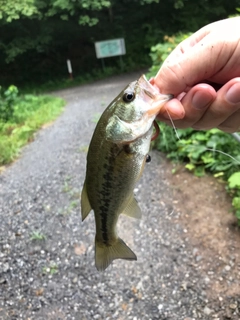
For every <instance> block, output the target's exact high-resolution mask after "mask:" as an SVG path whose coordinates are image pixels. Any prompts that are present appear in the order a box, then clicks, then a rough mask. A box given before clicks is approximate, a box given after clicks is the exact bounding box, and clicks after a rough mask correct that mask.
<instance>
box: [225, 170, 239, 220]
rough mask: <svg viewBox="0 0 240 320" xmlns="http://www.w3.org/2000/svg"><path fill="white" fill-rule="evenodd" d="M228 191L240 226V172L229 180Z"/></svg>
mask: <svg viewBox="0 0 240 320" xmlns="http://www.w3.org/2000/svg"><path fill="white" fill-rule="evenodd" d="M228 190H229V191H230V193H231V194H232V197H233V199H232V206H233V208H234V210H235V213H236V216H237V218H238V223H239V225H240V171H238V172H235V173H233V174H232V175H231V176H230V177H229V178H228Z"/></svg>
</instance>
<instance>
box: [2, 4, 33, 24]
mask: <svg viewBox="0 0 240 320" xmlns="http://www.w3.org/2000/svg"><path fill="white" fill-rule="evenodd" d="M0 8H1V11H0V19H5V20H6V22H8V23H9V22H12V21H13V20H17V19H19V18H20V16H21V15H22V16H26V17H30V16H32V15H34V14H37V13H38V9H37V7H36V6H35V0H7V1H6V0H0Z"/></svg>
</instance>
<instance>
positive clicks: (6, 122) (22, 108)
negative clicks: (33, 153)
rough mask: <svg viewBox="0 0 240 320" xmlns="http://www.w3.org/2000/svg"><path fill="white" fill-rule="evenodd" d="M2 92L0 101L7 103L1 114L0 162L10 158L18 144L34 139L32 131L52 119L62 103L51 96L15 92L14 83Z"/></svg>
mask: <svg viewBox="0 0 240 320" xmlns="http://www.w3.org/2000/svg"><path fill="white" fill-rule="evenodd" d="M5 93H6V94H5ZM5 93H4V94H5V100H3V99H2V101H3V104H4V106H5V107H6V106H7V107H6V109H4V110H6V111H5V114H4V116H3V117H1V118H0V165H3V164H7V163H10V162H11V161H13V160H14V159H15V158H16V157H17V156H18V155H19V152H20V150H21V147H22V146H24V145H25V144H26V143H27V142H29V141H31V140H32V139H33V134H34V132H35V131H36V130H37V129H39V128H40V127H41V126H42V125H43V124H44V123H46V122H49V121H52V120H53V119H55V118H56V116H58V115H59V113H60V112H61V110H62V107H63V105H64V101H63V100H62V99H60V98H56V97H52V96H34V95H25V96H18V95H17V94H18V90H17V88H16V87H15V86H11V87H10V88H9V89H8V90H7V91H5ZM9 106H10V107H9ZM2 110H3V109H2ZM0 111H1V109H0Z"/></svg>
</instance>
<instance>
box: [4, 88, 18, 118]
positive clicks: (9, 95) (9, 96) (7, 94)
mask: <svg viewBox="0 0 240 320" xmlns="http://www.w3.org/2000/svg"><path fill="white" fill-rule="evenodd" d="M1 89H2V88H1V87H0V121H8V120H10V119H11V118H12V116H13V113H14V103H15V102H16V99H17V95H18V89H17V87H15V86H13V85H11V86H10V87H9V88H8V89H7V90H6V91H4V93H3V94H1V93H2V92H1Z"/></svg>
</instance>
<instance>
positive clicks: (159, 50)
mask: <svg viewBox="0 0 240 320" xmlns="http://www.w3.org/2000/svg"><path fill="white" fill-rule="evenodd" d="M190 35H191V33H178V34H176V35H173V36H171V37H169V36H167V35H166V36H164V42H163V43H158V44H157V45H155V46H153V47H151V53H150V57H151V59H152V66H151V68H150V70H149V73H148V76H150V77H152V76H155V75H156V74H157V72H158V70H159V68H160V67H161V65H162V63H163V61H164V60H165V59H166V58H167V57H168V55H169V54H170V53H171V52H172V51H173V49H174V48H175V47H176V46H177V45H178V44H179V43H180V42H182V41H183V40H185V39H187V38H188V37H189V36H190Z"/></svg>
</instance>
